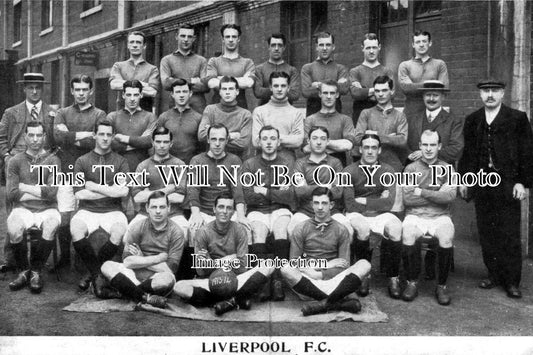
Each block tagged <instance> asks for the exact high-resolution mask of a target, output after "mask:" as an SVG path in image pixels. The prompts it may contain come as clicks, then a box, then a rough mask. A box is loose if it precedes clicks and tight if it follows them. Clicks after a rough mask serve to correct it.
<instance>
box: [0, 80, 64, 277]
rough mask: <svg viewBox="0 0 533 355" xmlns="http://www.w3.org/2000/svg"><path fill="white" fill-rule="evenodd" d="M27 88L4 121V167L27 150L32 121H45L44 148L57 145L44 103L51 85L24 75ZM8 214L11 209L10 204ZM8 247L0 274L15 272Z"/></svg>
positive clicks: (0, 147) (0, 151) (0, 134)
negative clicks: (26, 134)
mask: <svg viewBox="0 0 533 355" xmlns="http://www.w3.org/2000/svg"><path fill="white" fill-rule="evenodd" d="M18 83H20V84H23V85H24V94H25V96H26V99H25V100H24V101H23V102H21V103H20V104H18V105H15V106H13V107H9V108H8V109H6V110H5V112H4V114H3V115H2V120H1V121H0V155H1V156H2V157H3V159H2V161H1V162H0V165H1V163H2V162H3V167H4V168H5V167H7V162H8V160H9V159H10V158H11V157H13V156H14V155H15V154H17V153H21V152H25V151H26V141H25V140H24V131H25V129H26V124H27V123H28V122H31V121H38V122H41V123H42V124H43V126H44V131H45V141H44V148H45V149H47V150H48V149H50V148H52V147H53V146H54V141H53V139H54V137H53V134H52V126H53V124H54V117H55V111H54V110H53V109H52V108H51V107H50V106H49V105H48V104H45V103H44V102H43V101H42V94H43V86H44V84H49V83H50V82H48V81H46V80H45V79H44V75H43V74H42V73H24V77H23V80H19V81H17V84H18ZM6 208H7V209H8V213H9V211H10V206H8V205H6ZM6 241H7V242H6V243H5V244H4V257H5V260H6V261H5V263H2V264H1V265H0V272H6V271H10V270H14V265H15V264H14V260H13V256H12V253H11V250H10V248H9V240H8V239H6Z"/></svg>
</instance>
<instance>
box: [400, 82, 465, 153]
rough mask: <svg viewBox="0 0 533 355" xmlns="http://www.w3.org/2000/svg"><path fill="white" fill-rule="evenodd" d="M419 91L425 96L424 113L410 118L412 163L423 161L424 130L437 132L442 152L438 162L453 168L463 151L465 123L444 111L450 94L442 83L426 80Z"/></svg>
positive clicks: (409, 139) (408, 140)
mask: <svg viewBox="0 0 533 355" xmlns="http://www.w3.org/2000/svg"><path fill="white" fill-rule="evenodd" d="M418 90H420V91H422V92H423V99H424V105H425V109H424V110H422V111H418V112H417V114H416V115H414V116H410V117H407V122H408V127H409V131H408V132H409V133H408V134H407V145H408V147H409V160H410V161H416V160H418V159H420V158H421V157H422V151H421V150H420V148H419V143H420V135H421V134H422V132H424V131H425V130H430V131H436V132H438V133H439V136H440V139H441V144H442V149H441V150H440V151H439V159H441V160H444V161H445V162H447V163H449V164H454V163H455V162H456V161H457V160H459V157H460V156H461V152H462V151H463V147H464V138H463V120H462V119H461V118H458V117H455V116H454V115H452V114H450V113H449V112H448V111H446V110H445V109H443V107H442V102H443V101H444V99H445V93H446V92H448V91H450V90H449V89H448V88H447V87H446V86H445V85H444V83H443V82H442V81H439V80H426V81H425V82H424V84H423V86H422V88H420V89H418Z"/></svg>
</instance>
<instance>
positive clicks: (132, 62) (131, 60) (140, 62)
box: [127, 57, 146, 65]
mask: <svg viewBox="0 0 533 355" xmlns="http://www.w3.org/2000/svg"><path fill="white" fill-rule="evenodd" d="M127 62H130V63H131V64H133V65H135V62H134V61H133V58H131V57H130V58H129V59H128V60H127ZM142 63H146V60H144V58H141V60H139V61H138V62H137V65H139V64H142Z"/></svg>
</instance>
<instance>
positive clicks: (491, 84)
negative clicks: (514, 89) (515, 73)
mask: <svg viewBox="0 0 533 355" xmlns="http://www.w3.org/2000/svg"><path fill="white" fill-rule="evenodd" d="M477 88H478V89H490V88H498V89H504V88H505V82H503V81H502V80H499V79H494V78H487V79H484V80H481V81H480V82H479V83H477Z"/></svg>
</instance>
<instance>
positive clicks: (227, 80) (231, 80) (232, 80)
mask: <svg viewBox="0 0 533 355" xmlns="http://www.w3.org/2000/svg"><path fill="white" fill-rule="evenodd" d="M222 83H234V84H235V89H237V90H239V82H238V81H237V79H235V77H233V76H227V75H224V76H223V77H222V78H221V79H220V83H219V84H218V89H219V90H220V88H221V87H222Z"/></svg>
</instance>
